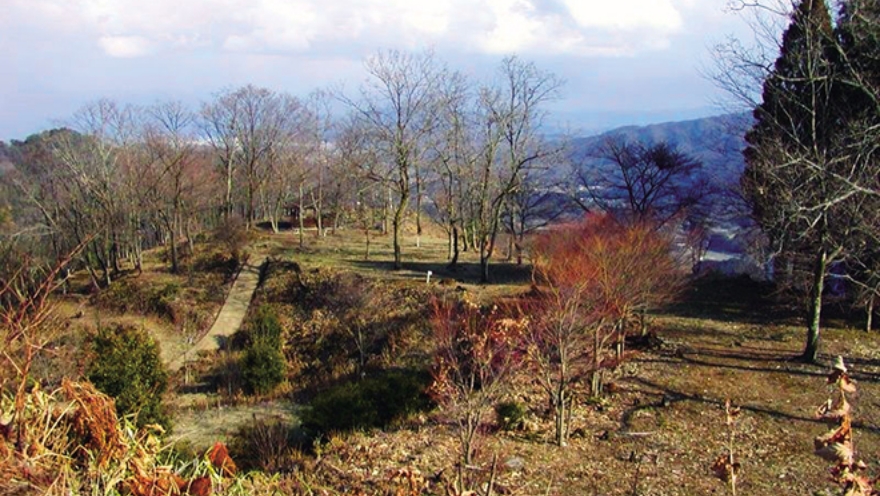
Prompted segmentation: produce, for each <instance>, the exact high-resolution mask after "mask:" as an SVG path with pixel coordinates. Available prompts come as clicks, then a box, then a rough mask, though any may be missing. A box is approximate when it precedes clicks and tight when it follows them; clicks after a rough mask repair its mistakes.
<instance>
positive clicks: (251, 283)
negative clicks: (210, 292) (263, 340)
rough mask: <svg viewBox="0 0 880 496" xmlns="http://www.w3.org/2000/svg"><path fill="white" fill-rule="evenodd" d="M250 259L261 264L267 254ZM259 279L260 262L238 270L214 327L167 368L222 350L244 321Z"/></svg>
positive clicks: (179, 366)
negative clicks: (205, 353)
mask: <svg viewBox="0 0 880 496" xmlns="http://www.w3.org/2000/svg"><path fill="white" fill-rule="evenodd" d="M251 259H253V260H259V261H260V264H261V263H262V262H263V260H265V257H251ZM259 282H260V265H259V264H257V265H252V264H251V263H246V264H245V265H244V267H242V269H241V271H240V272H239V274H238V277H237V278H236V279H235V282H233V283H232V288H231V289H230V290H229V295H228V296H227V297H226V302H225V303H224V304H223V308H221V309H220V313H219V314H218V315H217V320H215V321H214V324H213V325H212V326H211V329H210V330H209V331H208V333H207V334H205V335H204V336H203V337H202V338H201V339H200V340H198V341H197V342H196V343H195V344H193V346H192V347H191V348H189V350H188V351H187V352H186V353H184V354H183V355H181V356H179V357H177V358H176V359H175V360H173V361H171V363H169V364H168V369H169V370H171V371H176V370H179V369H180V368H181V367H183V366H184V364H185V361H186V360H194V359H195V358H196V357H197V356H198V354H199V353H201V352H209V351H217V350H219V349H220V347H221V346H222V345H223V343H224V342H225V341H226V340H227V339H229V337H230V336H232V335H233V334H235V332H236V331H238V329H239V328H240V327H241V324H242V322H244V318H245V316H246V315H247V311H248V307H249V306H250V304H251V299H253V297H254V292H255V291H256V290H257V284H258V283H259Z"/></svg>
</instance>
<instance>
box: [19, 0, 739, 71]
mask: <svg viewBox="0 0 880 496" xmlns="http://www.w3.org/2000/svg"><path fill="white" fill-rule="evenodd" d="M11 2H12V9H11V10H12V15H16V11H18V14H17V15H19V16H26V17H27V18H28V22H30V23H43V24H44V25H43V26H41V27H42V28H43V29H46V30H50V31H54V30H55V29H56V27H63V28H64V29H68V30H73V29H76V30H78V31H83V30H85V31H86V32H89V33H92V36H94V38H93V39H95V40H96V42H97V43H98V45H99V46H100V47H101V48H102V49H103V50H104V51H105V53H106V54H107V55H110V56H114V57H135V56H140V55H146V54H149V53H152V52H154V51H162V50H179V49H192V48H205V47H215V48H220V49H225V50H230V51H238V52H241V51H244V52H254V53H278V52H280V53H283V52H292V53H302V52H307V51H321V50H322V49H325V47H327V46H329V45H333V46H335V47H337V48H338V47H339V46H345V44H347V43H357V44H360V45H361V46H364V45H370V46H392V47H403V48H411V47H413V46H424V45H436V46H452V47H456V48H460V49H462V50H467V51H480V52H488V53H500V52H505V53H507V52H514V51H517V52H538V53H556V54H576V55H584V54H590V55H620V54H629V53H637V52H640V51H647V50H657V49H662V48H663V47H665V46H667V45H668V44H669V39H670V37H671V36H674V35H675V34H676V33H678V32H680V31H682V30H683V29H684V28H685V22H684V19H685V18H686V16H684V13H686V12H693V11H694V10H695V9H703V10H705V8H706V3H718V4H719V6H720V5H723V2H724V0H711V2H707V1H706V0H700V1H699V2H696V1H695V0H612V1H609V0H151V1H149V2H144V1H143V0H11ZM698 4H699V6H698Z"/></svg>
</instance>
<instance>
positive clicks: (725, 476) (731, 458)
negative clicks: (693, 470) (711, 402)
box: [712, 399, 741, 496]
mask: <svg viewBox="0 0 880 496" xmlns="http://www.w3.org/2000/svg"><path fill="white" fill-rule="evenodd" d="M740 413H741V410H740V408H739V407H735V406H732V405H731V403H730V399H727V401H725V402H724V415H725V424H726V426H727V445H726V446H725V448H726V451H727V453H725V454H723V455H721V456H719V457H718V458H717V459H716V460H715V463H713V464H712V472H713V473H714V474H715V477H718V478H719V479H721V480H722V481H724V482H726V483H727V485H728V487H729V488H730V494H732V495H733V496H736V481H737V476H738V475H739V471H740V467H741V465H740V463H739V462H738V461H736V451H735V450H736V420H737V417H739V414H740Z"/></svg>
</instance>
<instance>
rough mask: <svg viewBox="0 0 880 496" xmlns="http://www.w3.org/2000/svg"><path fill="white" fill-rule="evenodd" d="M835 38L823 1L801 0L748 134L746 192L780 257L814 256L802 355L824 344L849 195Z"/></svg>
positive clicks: (812, 355) (809, 355) (809, 357)
mask: <svg viewBox="0 0 880 496" xmlns="http://www.w3.org/2000/svg"><path fill="white" fill-rule="evenodd" d="M836 46H837V45H836V41H835V35H834V30H833V27H832V22H831V15H830V13H829V10H828V7H827V5H826V4H825V1H824V0H803V1H801V2H800V3H798V4H797V5H795V8H794V10H793V12H792V15H791V23H790V25H789V27H788V29H787V30H786V31H785V33H784V35H783V38H782V45H781V51H780V55H779V58H778V59H777V60H776V64H775V66H774V68H773V70H772V71H770V73H769V74H768V76H767V78H766V79H765V81H764V87H763V95H762V97H763V102H762V103H761V104H760V105H759V106H758V107H757V108H756V109H755V111H754V117H755V125H754V127H753V128H752V129H751V130H750V131H749V132H748V133H747V135H746V141H747V143H748V146H747V148H746V150H745V152H744V154H745V159H746V170H745V173H744V175H743V180H742V183H743V184H742V185H743V190H744V193H745V195H746V198H747V199H748V201H749V203H750V205H751V207H752V211H753V215H754V217H755V219H756V221H757V222H758V224H759V225H760V226H761V227H762V228H763V229H764V231H765V232H766V233H767V235H768V236H769V238H770V240H771V242H772V243H773V245H774V248H775V250H776V252H777V253H778V254H779V255H780V256H781V258H782V259H786V260H789V261H795V260H803V258H807V259H812V260H811V262H812V271H811V272H812V277H811V278H810V279H811V283H810V285H809V286H810V290H809V293H810V305H809V306H810V321H809V326H808V332H807V340H806V347H805V349H804V354H803V358H804V359H805V360H808V361H813V360H815V358H816V354H817V352H818V346H819V330H820V325H819V322H820V315H821V307H822V292H823V287H824V281H825V277H826V274H827V270H828V266H829V264H830V263H831V262H833V261H834V260H835V259H836V258H837V257H839V256H840V255H841V252H842V250H843V248H842V237H841V236H840V235H841V233H840V232H839V229H838V227H839V226H840V225H845V223H843V222H842V220H843V219H841V218H840V217H839V216H838V215H837V213H838V211H840V210H841V208H840V203H841V202H843V200H844V197H842V196H841V195H845V194H846V193H845V192H844V191H843V188H842V184H840V181H837V180H835V178H834V171H833V170H834V168H835V167H839V164H838V163H836V157H835V156H834V141H835V139H836V136H835V134H834V129H836V127H837V126H838V125H839V124H840V118H841V116H840V115H839V113H838V112H837V109H836V106H835V103H836V102H835V100H836V95H835V92H836V88H835V84H836V81H837V79H836V77H835V71H836V67H837V65H836V63H835V60H834V59H835V52H836Z"/></svg>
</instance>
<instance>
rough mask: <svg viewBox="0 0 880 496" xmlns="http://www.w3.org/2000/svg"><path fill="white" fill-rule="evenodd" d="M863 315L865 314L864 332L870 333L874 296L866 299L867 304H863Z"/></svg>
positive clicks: (872, 323) (872, 322) (872, 321)
mask: <svg viewBox="0 0 880 496" xmlns="http://www.w3.org/2000/svg"><path fill="white" fill-rule="evenodd" d="M865 313H866V314H867V315H866V316H865V317H866V318H865V332H871V328H872V327H873V325H874V296H869V297H868V302H867V304H865Z"/></svg>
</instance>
